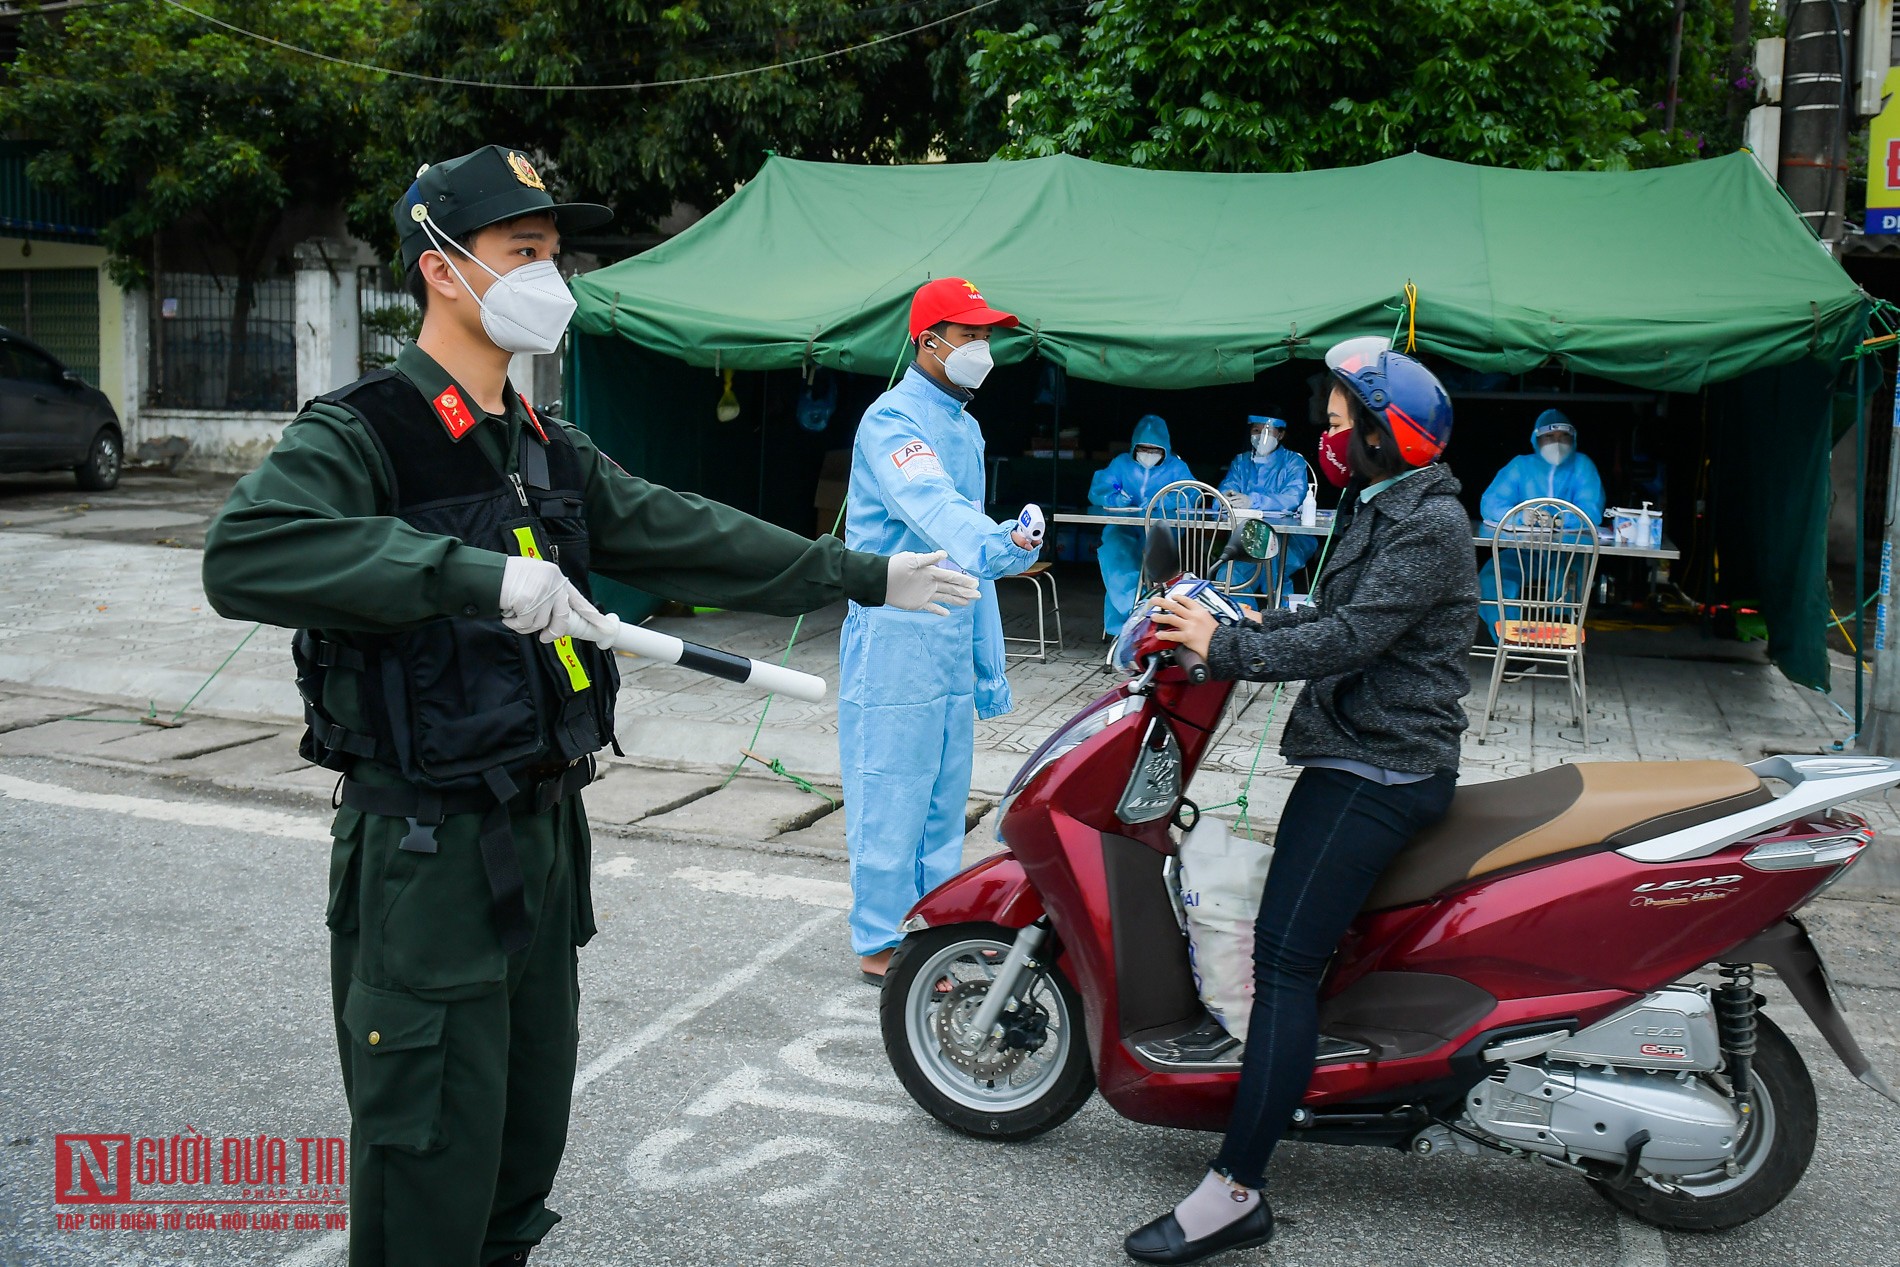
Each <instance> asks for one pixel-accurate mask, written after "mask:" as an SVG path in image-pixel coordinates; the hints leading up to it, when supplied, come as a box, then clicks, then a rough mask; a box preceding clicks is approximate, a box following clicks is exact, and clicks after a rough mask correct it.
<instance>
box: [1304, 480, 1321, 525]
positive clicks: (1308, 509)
mask: <svg viewBox="0 0 1900 1267" xmlns="http://www.w3.org/2000/svg"><path fill="white" fill-rule="evenodd" d="M1318 523H1319V503H1318V502H1317V501H1316V500H1315V499H1314V497H1313V486H1312V485H1311V484H1308V485H1307V486H1306V500H1305V501H1303V502H1301V503H1300V527H1302V528H1311V527H1314V526H1316V525H1317V524H1318Z"/></svg>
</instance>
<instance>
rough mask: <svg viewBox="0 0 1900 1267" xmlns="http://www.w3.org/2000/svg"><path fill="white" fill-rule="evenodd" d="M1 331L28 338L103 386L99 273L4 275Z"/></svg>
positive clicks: (0, 276)
mask: <svg viewBox="0 0 1900 1267" xmlns="http://www.w3.org/2000/svg"><path fill="white" fill-rule="evenodd" d="M0 326H5V327H6V328H7V329H9V330H12V331H15V332H16V333H19V334H23V335H25V336H26V337H27V338H29V339H31V340H33V342H35V343H37V344H39V345H40V346H41V347H43V348H45V349H46V350H47V351H48V352H51V353H52V354H53V355H54V356H56V357H58V358H59V360H60V363H61V364H63V365H64V366H65V367H66V368H67V369H69V370H72V371H74V372H76V373H77V374H78V375H79V376H80V377H81V378H83V379H85V380H86V381H87V382H88V383H91V384H92V385H93V386H94V387H97V386H98V385H99V270H98V269H96V268H37V269H36V268H9V269H0Z"/></svg>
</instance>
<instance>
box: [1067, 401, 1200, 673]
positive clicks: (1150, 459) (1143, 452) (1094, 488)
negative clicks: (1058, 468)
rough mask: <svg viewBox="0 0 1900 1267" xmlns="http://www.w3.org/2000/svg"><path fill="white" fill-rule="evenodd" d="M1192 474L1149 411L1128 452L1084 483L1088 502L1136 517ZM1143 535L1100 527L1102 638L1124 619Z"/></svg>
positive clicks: (1138, 574) (1134, 530)
mask: <svg viewBox="0 0 1900 1267" xmlns="http://www.w3.org/2000/svg"><path fill="white" fill-rule="evenodd" d="M1193 478H1194V472H1193V471H1190V470H1188V464H1187V463H1186V462H1183V461H1182V460H1181V459H1180V458H1178V457H1176V456H1175V455H1174V447H1173V446H1172V445H1171V444H1169V442H1168V424H1167V423H1165V422H1163V421H1162V420H1161V419H1160V418H1158V417H1156V416H1155V415H1154V414H1149V415H1148V416H1147V417H1145V418H1143V419H1142V420H1141V421H1140V422H1138V423H1136V424H1135V437H1134V440H1133V441H1132V442H1131V443H1130V444H1129V446H1128V452H1126V453H1119V454H1116V455H1115V457H1114V458H1113V459H1111V460H1110V462H1109V464H1108V465H1107V466H1105V467H1103V468H1102V469H1101V470H1099V471H1097V472H1095V478H1094V479H1092V480H1090V481H1089V502H1090V504H1091V505H1095V506H1101V507H1103V508H1104V509H1107V510H1128V511H1134V512H1137V513H1136V514H1132V515H1130V519H1132V520H1138V519H1139V518H1140V516H1139V513H1138V512H1140V511H1142V510H1145V509H1146V508H1147V506H1148V499H1149V498H1150V497H1152V496H1154V494H1156V493H1158V492H1160V491H1161V490H1162V489H1164V488H1166V487H1167V486H1168V485H1170V484H1173V483H1176V482H1178V481H1180V480H1191V479H1193ZM1141 551H1142V535H1141V529H1140V528H1139V527H1129V528H1120V527H1114V526H1110V527H1107V528H1104V529H1102V545H1101V549H1099V550H1097V551H1096V556H1095V557H1096V558H1097V559H1099V560H1100V561H1101V565H1102V586H1103V588H1104V589H1106V590H1107V591H1108V593H1107V596H1106V597H1105V598H1104V599H1103V600H1102V637H1103V638H1104V639H1107V638H1113V637H1114V636H1115V635H1116V634H1118V633H1120V632H1121V628H1122V625H1123V624H1125V623H1127V620H1128V609H1129V608H1131V607H1133V606H1134V605H1135V586H1136V585H1137V584H1139V583H1140V581H1141Z"/></svg>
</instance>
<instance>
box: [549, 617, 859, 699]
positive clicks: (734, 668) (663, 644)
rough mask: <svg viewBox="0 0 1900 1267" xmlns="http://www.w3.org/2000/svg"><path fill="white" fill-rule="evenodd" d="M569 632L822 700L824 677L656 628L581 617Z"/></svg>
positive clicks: (795, 696)
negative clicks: (602, 624)
mask: <svg viewBox="0 0 1900 1267" xmlns="http://www.w3.org/2000/svg"><path fill="white" fill-rule="evenodd" d="M573 632H574V636H575V637H579V638H586V639H587V640H589V641H590V642H594V643H597V644H598V645H600V646H601V647H604V648H606V649H607V650H610V651H626V652H630V653H631V654H633V655H637V656H639V657H641V658H642V659H646V660H655V661H658V662H659V663H661V664H677V665H679V666H680V667H681V668H684V669H692V670H694V671H695V672H698V673H704V674H707V675H708V676H710V677H716V678H723V679H725V680H726V681H728V682H738V683H741V684H743V685H745V686H752V687H757V688H758V689H759V690H761V691H766V692H769V693H771V694H773V695H789V696H791V697H792V698H793V699H802V700H806V701H808V702H810V703H813V704H822V703H824V701H825V689H826V686H825V679H823V678H821V677H817V676H815V675H813V674H810V673H800V672H799V671H798V670H797V669H788V668H785V667H784V666H782V665H777V664H768V663H766V662H765V661H763V660H753V659H750V658H748V657H746V656H742V655H734V654H732V653H731V652H730V651H721V650H719V649H718V648H716V647H702V646H700V645H699V644H698V643H696V642H687V641H686V640H685V639H683V638H675V637H674V636H673V635H672V634H663V633H661V632H659V631H658V630H656V629H646V628H642V627H640V626H637V625H629V624H625V623H624V622H622V623H619V627H618V628H613V627H611V626H610V627H607V628H602V627H600V626H597V625H594V624H591V623H589V622H587V621H584V620H583V621H580V622H577V623H576V625H575V627H574V631H573Z"/></svg>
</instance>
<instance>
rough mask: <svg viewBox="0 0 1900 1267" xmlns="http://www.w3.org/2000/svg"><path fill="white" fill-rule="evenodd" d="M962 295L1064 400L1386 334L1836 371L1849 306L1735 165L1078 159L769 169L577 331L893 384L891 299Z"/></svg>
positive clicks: (1445, 343) (621, 277)
mask: <svg viewBox="0 0 1900 1267" xmlns="http://www.w3.org/2000/svg"><path fill="white" fill-rule="evenodd" d="M946 275H958V276H965V277H968V278H970V279H971V280H973V281H975V282H976V283H977V284H978V285H980V286H981V287H982V288H983V293H984V295H985V296H986V297H987V298H988V299H989V301H990V302H991V303H992V304H995V305H998V306H1001V307H1004V308H1007V309H1009V310H1010V311H1013V312H1015V313H1018V314H1019V315H1020V316H1021V317H1022V318H1023V326H1022V329H1021V330H1019V331H1016V332H1013V333H1012V334H1010V335H1009V336H1008V337H1006V338H1004V339H1001V340H999V342H998V343H997V356H998V359H999V360H1002V361H1011V360H1019V359H1022V358H1023V357H1026V356H1028V355H1030V354H1031V352H1032V350H1034V349H1037V348H1039V349H1040V351H1041V352H1042V353H1043V354H1044V355H1045V356H1048V357H1050V358H1051V359H1053V360H1056V361H1058V362H1060V363H1061V364H1063V365H1065V366H1066V367H1067V368H1068V371H1069V372H1070V373H1071V374H1074V375H1076V376H1078V377H1082V378H1089V379H1095V380H1099V381H1102V382H1109V383H1121V384H1137V383H1138V384H1143V385H1146V386H1150V387H1170V388H1174V387H1194V386H1201V385H1205V384H1209V383H1218V382H1231V381H1245V380H1247V379H1251V378H1252V377H1253V376H1254V375H1255V374H1256V373H1257V372H1258V371H1260V370H1262V369H1264V368H1266V367H1268V366H1270V365H1273V364H1275V363H1277V362H1279V361H1282V360H1285V359H1286V358H1287V357H1288V356H1289V355H1298V356H1308V357H1312V356H1318V355H1320V354H1321V353H1322V352H1323V351H1324V349H1325V348H1326V347H1327V346H1329V345H1330V344H1331V343H1333V342H1334V341H1336V340H1338V339H1342V338H1346V337H1349V336H1352V335H1360V334H1387V333H1390V332H1391V330H1392V325H1393V320H1394V316H1395V312H1394V310H1393V308H1392V305H1395V304H1397V303H1398V302H1399V299H1400V293H1401V291H1402V289H1403V287H1404V285H1405V283H1406V282H1407V281H1408V280H1410V281H1412V282H1414V283H1416V285H1417V287H1418V341H1419V344H1420V345H1421V346H1422V347H1424V348H1425V349H1427V350H1430V351H1434V352H1440V353H1443V354H1445V355H1446V356H1448V357H1450V358H1451V359H1452V360H1454V361H1457V362H1459V363H1461V364H1464V365H1467V366H1470V367H1472V368H1475V369H1485V370H1506V371H1516V370H1523V369H1527V368H1529V367H1531V366H1534V365H1537V364H1539V363H1540V362H1542V361H1543V360H1544V359H1545V358H1546V357H1547V356H1549V355H1551V354H1557V355H1560V356H1562V357H1563V358H1565V360H1566V362H1567V363H1568V364H1569V365H1570V367H1571V368H1573V369H1574V370H1576V371H1578V372H1581V373H1591V374H1600V375H1603V376H1605V377H1609V378H1614V379H1618V380H1620V381H1622V382H1625V383H1631V384H1635V385H1638V386H1645V387H1652V388H1665V389H1674V390H1691V389H1695V388H1699V387H1701V386H1703V385H1704V384H1706V383H1710V382H1717V381H1721V380H1723V379H1728V378H1733V377H1734V376H1736V375H1738V374H1740V373H1742V372H1743V371H1745V370H1748V369H1751V368H1759V367H1763V366H1769V365H1779V364H1785V363H1788V362H1792V361H1797V360H1800V359H1802V358H1804V357H1807V356H1817V357H1821V358H1823V359H1835V358H1838V357H1839V356H1841V355H1842V354H1843V353H1844V352H1845V351H1847V350H1848V349H1849V348H1850V347H1851V346H1852V344H1853V342H1854V340H1855V339H1856V338H1857V337H1858V336H1859V333H1860V330H1861V325H1862V321H1863V307H1862V305H1863V302H1864V301H1863V297H1862V295H1861V293H1860V291H1859V290H1858V288H1857V287H1856V286H1855V285H1854V283H1853V282H1852V281H1851V280H1849V278H1848V276H1847V274H1846V273H1845V272H1843V271H1842V269H1841V267H1840V265H1839V264H1837V263H1836V262H1835V261H1834V260H1833V258H1832V257H1831V256H1829V255H1828V253H1827V252H1826V251H1825V250H1824V249H1823V248H1822V247H1821V246H1820V245H1819V244H1818V243H1816V242H1815V240H1814V239H1813V237H1812V236H1811V235H1810V234H1809V233H1808V231H1807V230H1806V228H1804V227H1803V225H1802V224H1801V222H1800V220H1799V218H1798V217H1797V216H1796V215H1795V213H1794V211H1793V210H1792V209H1791V208H1790V207H1789V206H1788V204H1787V203H1786V201H1785V200H1784V199H1783V198H1782V196H1781V194H1780V192H1779V191H1778V190H1777V189H1776V188H1775V186H1774V184H1773V183H1772V182H1771V181H1770V180H1769V179H1768V177H1767V176H1766V175H1765V174H1764V173H1763V172H1762V170H1761V168H1760V167H1759V166H1758V165H1757V164H1756V162H1755V160H1754V159H1753V158H1752V157H1750V156H1749V155H1747V154H1745V153H1738V154H1732V155H1729V156H1727V157H1724V158H1718V159H1712V160H1709V161H1707V162H1701V163H1692V164H1688V165H1686V166H1681V167H1671V168H1663V169H1658V170H1653V171H1641V172H1616V173H1595V172H1588V173H1586V172H1526V171H1515V170H1506V169H1499V168H1487V167H1473V166H1468V165H1465V164H1462V163H1452V162H1446V161H1444V160H1442V159H1434V158H1427V157H1424V156H1422V155H1416V154H1414V155H1407V156H1405V157H1402V158H1394V159H1389V160H1387V161H1385V162H1381V163H1374V164H1371V165H1369V166H1365V167H1354V168H1341V169H1335V170H1330V171H1318V172H1302V173H1295V174H1274V175H1207V174H1200V173H1192V172H1156V171H1141V170H1136V169H1132V168H1125V167H1113V166H1108V165H1105V164H1100V163H1092V162H1088V161H1086V160H1084V159H1079V158H1070V157H1057V158H1044V159H1035V160H1031V161H1027V162H1014V163H1010V162H992V163H973V164H940V165H927V166H915V167H851V166H842V165H837V164H829V163H813V162H802V161H797V160H791V159H782V158H774V159H771V160H770V161H768V162H767V163H766V165H765V167H764V168H763V169H762V170H761V171H760V173H759V175H758V177H757V178H756V179H755V180H753V181H752V182H751V183H749V184H748V185H747V186H746V187H745V188H744V189H742V190H740V191H739V193H738V194H737V195H735V196H734V197H733V198H732V199H731V200H729V201H728V202H727V203H725V205H723V206H722V207H720V208H719V209H718V210H717V211H715V212H714V213H713V214H711V215H710V216H707V217H706V219H704V220H703V221H701V222H700V223H699V224H697V225H694V226H693V227H692V228H691V229H689V230H687V231H686V232H685V233H683V234H681V235H680V236H678V237H677V238H674V239H673V240H671V241H669V242H667V243H665V244H664V245H662V246H659V247H656V248H655V249H653V250H651V251H649V252H647V253H646V254H644V255H640V256H637V257H635V258H633V259H629V260H626V261H624V262H622V263H619V264H615V265H613V266H611V267H608V268H603V269H600V270H598V271H596V272H594V273H590V274H587V275H586V276H584V277H581V278H578V279H577V280H576V281H575V283H574V292H575V295H576V296H577V298H578V299H579V301H580V310H579V313H578V314H577V316H576V318H575V321H574V328H575V329H577V330H579V331H581V332H583V333H587V334H602V335H604V334H617V335H619V336H620V337H623V338H628V339H631V340H633V341H635V342H636V343H639V344H641V345H643V346H645V347H647V348H650V349H652V350H654V351H657V352H661V353H664V354H666V355H668V356H673V357H677V358H679V359H681V360H683V361H686V362H688V363H689V364H693V365H712V364H714V363H715V362H717V363H718V364H721V365H723V366H726V367H729V368H736V369H783V368H792V367H797V366H799V365H801V364H803V363H804V362H805V359H806V357H807V355H808V354H809V355H810V356H811V357H812V358H813V359H815V360H816V361H817V362H818V363H820V364H823V365H828V366H832V367H834V368H838V369H846V370H853V371H856V372H859V373H868V374H878V375H882V374H885V373H887V372H889V370H890V368H891V367H892V365H893V364H894V363H895V362H896V360H897V358H898V357H899V355H900V354H901V353H902V352H903V350H904V335H905V330H904V322H905V316H906V313H907V311H908V303H909V297H910V294H911V291H912V290H914V289H915V288H916V287H917V286H918V285H919V284H920V283H922V282H923V281H925V280H927V279H928V278H930V277H932V276H937V277H941V276H946Z"/></svg>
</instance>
